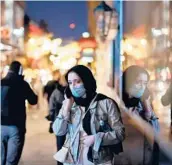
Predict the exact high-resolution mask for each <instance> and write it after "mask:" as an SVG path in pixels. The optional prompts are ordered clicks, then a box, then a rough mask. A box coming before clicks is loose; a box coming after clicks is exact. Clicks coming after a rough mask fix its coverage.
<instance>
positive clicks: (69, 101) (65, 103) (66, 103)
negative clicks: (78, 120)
mask: <svg viewBox="0 0 172 165" xmlns="http://www.w3.org/2000/svg"><path fill="white" fill-rule="evenodd" d="M73 103H74V99H73V98H72V97H70V98H67V97H66V96H65V100H64V101H63V106H64V110H63V116H67V115H68V113H69V112H70V110H71V108H72V105H73Z"/></svg>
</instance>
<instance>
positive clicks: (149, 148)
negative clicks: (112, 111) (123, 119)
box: [122, 65, 159, 165]
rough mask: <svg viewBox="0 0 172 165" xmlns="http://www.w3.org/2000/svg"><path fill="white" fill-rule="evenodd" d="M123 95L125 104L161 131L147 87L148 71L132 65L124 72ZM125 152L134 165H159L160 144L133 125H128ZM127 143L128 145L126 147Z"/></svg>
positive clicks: (156, 129)
mask: <svg viewBox="0 0 172 165" xmlns="http://www.w3.org/2000/svg"><path fill="white" fill-rule="evenodd" d="M122 79H123V83H122V90H123V91H122V96H123V101H124V104H125V106H126V107H127V108H128V109H129V110H130V111H131V112H132V113H135V114H137V115H139V116H140V117H141V118H143V119H144V120H145V121H146V122H148V123H150V124H151V125H152V126H153V128H154V130H155V132H158V131H159V122H158V120H157V119H158V118H157V117H156V116H155V114H154V112H153V109H152V106H151V102H150V93H149V91H148V89H147V84H148V81H149V74H148V72H147V71H146V70H145V69H144V68H142V67H139V66H136V65H134V66H130V67H128V68H127V69H126V70H125V71H124V73H123V78H122ZM126 127H128V129H126V134H127V135H128V136H127V138H126V141H124V152H125V154H126V157H127V158H128V160H129V161H130V163H131V164H132V165H157V164H158V163H159V146H158V144H157V143H156V142H155V141H154V142H153V144H150V143H149V142H148V140H147V139H146V137H145V136H144V135H143V134H142V133H141V132H139V131H138V130H137V129H136V128H134V127H133V126H131V125H127V126H126ZM133 138H134V139H133ZM125 145H126V147H125Z"/></svg>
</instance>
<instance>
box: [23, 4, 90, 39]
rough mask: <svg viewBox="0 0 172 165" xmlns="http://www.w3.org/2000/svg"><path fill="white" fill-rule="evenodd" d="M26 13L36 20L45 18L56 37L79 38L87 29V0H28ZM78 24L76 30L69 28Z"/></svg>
mask: <svg viewBox="0 0 172 165" xmlns="http://www.w3.org/2000/svg"><path fill="white" fill-rule="evenodd" d="M26 13H27V14H28V15H29V16H30V17H31V19H33V20H34V21H39V20H40V19H44V20H45V21H46V22H47V23H48V27H49V28H48V29H49V31H51V32H53V33H54V36H55V37H61V38H64V39H68V38H71V37H74V39H79V37H80V36H81V35H82V33H83V32H85V31H87V29H88V28H87V25H88V21H87V20H88V19H87V2H85V1H73V2H72V1H63V2H62V1H49V2H48V1H47V2H46V1H26ZM71 23H75V24H76V28H75V29H74V30H72V29H70V28H69V25H70V24H71Z"/></svg>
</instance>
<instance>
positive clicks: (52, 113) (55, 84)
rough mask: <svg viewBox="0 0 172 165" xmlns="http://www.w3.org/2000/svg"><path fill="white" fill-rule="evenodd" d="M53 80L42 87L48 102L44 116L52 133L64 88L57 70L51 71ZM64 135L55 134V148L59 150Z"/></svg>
mask: <svg viewBox="0 0 172 165" xmlns="http://www.w3.org/2000/svg"><path fill="white" fill-rule="evenodd" d="M53 78H54V80H51V81H49V82H48V83H47V84H46V86H45V87H44V95H46V96H47V101H48V104H49V114H48V115H47V116H46V119H47V120H48V121H51V122H50V126H49V132H50V133H53V130H52V124H53V122H54V121H55V119H56V117H57V115H58V113H59V110H60V109H61V106H62V102H63V100H64V90H65V86H63V85H61V84H62V83H61V82H60V79H62V76H61V75H60V72H59V71H55V72H54V73H53ZM65 137H66V136H65V135H64V136H56V146H57V150H60V149H61V148H62V146H63V144H64V141H65ZM57 164H58V165H62V163H60V162H57Z"/></svg>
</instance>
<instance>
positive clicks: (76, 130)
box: [53, 65, 124, 165]
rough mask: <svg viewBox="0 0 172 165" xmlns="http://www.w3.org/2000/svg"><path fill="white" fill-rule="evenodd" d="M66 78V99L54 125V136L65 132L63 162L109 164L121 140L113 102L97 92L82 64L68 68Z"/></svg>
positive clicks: (65, 163) (81, 164)
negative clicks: (65, 149)
mask: <svg viewBox="0 0 172 165" xmlns="http://www.w3.org/2000/svg"><path fill="white" fill-rule="evenodd" d="M66 81H67V82H68V88H67V89H66V96H65V97H66V99H65V101H64V102H63V106H62V108H61V110H60V113H59V115H58V117H57V118H56V120H55V122H54V124H53V130H54V133H55V134H56V135H58V136H61V135H64V134H66V135H67V137H66V142H65V145H64V146H67V147H68V148H69V150H68V154H67V156H66V159H65V161H64V162H63V163H64V165H93V164H101V165H111V164H112V159H113V153H115V154H118V153H120V152H122V143H121V142H122V141H123V140H124V126H123V124H122V121H121V117H120V112H119V108H118V106H117V104H116V102H115V101H113V100H112V99H110V98H108V97H107V96H105V95H102V94H97V93H96V81H95V79H94V77H93V75H92V73H91V71H90V70H89V69H88V68H87V67H85V66H82V65H78V66H75V67H73V68H71V69H70V70H69V71H68V72H67V74H66ZM73 138H74V140H73ZM72 141H73V143H72Z"/></svg>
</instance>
